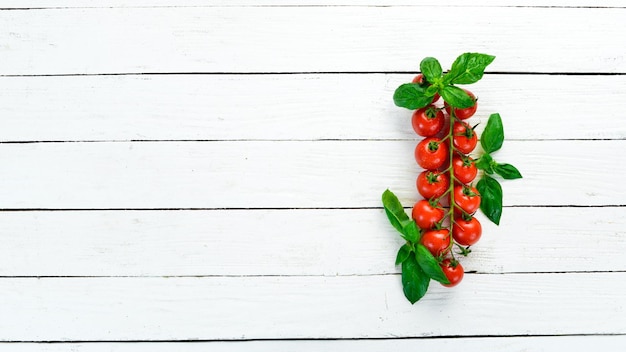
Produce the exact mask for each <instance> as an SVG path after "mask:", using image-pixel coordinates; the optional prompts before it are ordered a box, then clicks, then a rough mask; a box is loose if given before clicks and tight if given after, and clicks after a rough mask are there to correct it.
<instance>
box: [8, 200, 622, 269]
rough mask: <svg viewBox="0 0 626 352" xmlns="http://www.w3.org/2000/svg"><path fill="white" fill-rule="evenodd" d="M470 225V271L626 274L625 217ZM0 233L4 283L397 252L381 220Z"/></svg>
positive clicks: (58, 222) (511, 218)
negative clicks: (473, 240)
mask: <svg viewBox="0 0 626 352" xmlns="http://www.w3.org/2000/svg"><path fill="white" fill-rule="evenodd" d="M477 216H478V218H479V219H480V221H481V222H482V224H483V233H484V235H483V237H482V239H481V241H480V242H479V243H478V244H477V245H475V246H474V247H473V248H472V253H471V255H470V256H469V257H467V258H461V261H462V263H463V266H464V268H465V270H466V271H476V272H478V273H493V274H499V273H515V272H517V273H519V272H576V271H578V272H583V271H586V272H593V271H595V272H598V271H626V258H624V256H623V255H621V253H624V252H626V239H625V238H626V231H625V230H624V229H625V228H626V208H624V207H619V208H506V209H505V210H504V216H503V218H502V222H501V224H500V226H499V227H496V226H495V225H493V224H491V223H489V222H488V221H487V220H486V219H485V218H484V217H483V216H482V215H480V214H479V215H477ZM524 223H527V225H525V226H520V224H524ZM0 228H2V229H3V230H2V233H0V242H1V243H2V246H0V276H7V277H8V276H197V275H200V276H202V275H204V276H239V275H243V276H255V275H330V276H332V275H375V274H388V273H398V272H399V268H398V267H396V266H394V263H393V260H394V258H395V255H396V252H397V250H398V249H399V248H400V246H401V245H402V243H403V242H402V240H401V239H400V237H399V236H398V234H397V233H396V232H395V230H394V229H393V228H392V227H391V225H389V224H388V222H387V219H386V217H385V215H384V214H383V212H382V210H379V209H357V210H349V209H348V210H346V209H343V210H340V209H330V210H325V209H301V210H255V211H249V210H215V211H88V212H87V211H78V212H74V211H67V212H65V211H64V212H46V211H43V212H39V211H36V212H0Z"/></svg>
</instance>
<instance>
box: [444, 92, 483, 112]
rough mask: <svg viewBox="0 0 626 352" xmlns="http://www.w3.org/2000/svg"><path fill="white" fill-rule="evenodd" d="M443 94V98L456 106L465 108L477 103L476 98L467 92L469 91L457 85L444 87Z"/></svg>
mask: <svg viewBox="0 0 626 352" xmlns="http://www.w3.org/2000/svg"><path fill="white" fill-rule="evenodd" d="M441 96H442V97H443V100H445V101H446V102H447V103H448V104H450V105H452V106H453V107H455V108H461V109H465V108H469V107H472V106H474V104H475V103H476V102H475V101H474V99H472V97H470V96H469V95H468V94H467V92H465V91H464V90H463V89H461V88H459V87H455V86H445V87H443V90H442V91H441Z"/></svg>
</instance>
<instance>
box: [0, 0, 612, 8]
mask: <svg viewBox="0 0 626 352" xmlns="http://www.w3.org/2000/svg"><path fill="white" fill-rule="evenodd" d="M188 6H192V7H198V6H207V7H212V6H233V7H234V6H463V7H485V6H496V7H519V6H540V7H547V6H559V7H581V6H582V7H624V3H623V2H622V1H620V0H601V1H600V0H596V1H592V0H550V1H545V0H506V1H502V0H479V1H472V2H471V3H468V2H466V1H463V0H445V1H442V0H440V1H434V0H428V1H427V0H421V1H419V2H415V1H408V0H383V1H381V0H307V1H295V0H264V1H255V0H237V1H231V0H184V1H182V0H98V1H95V0H56V1H54V2H53V3H52V2H50V1H49V0H27V1H26V0H4V1H3V2H2V7H1V8H2V9H32V8H36V9H49V8H53V9H58V8H68V7H69V8H108V7H188Z"/></svg>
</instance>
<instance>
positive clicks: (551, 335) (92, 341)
mask: <svg viewBox="0 0 626 352" xmlns="http://www.w3.org/2000/svg"><path fill="white" fill-rule="evenodd" d="M591 336H626V333H599V334H593V333H580V334H532V335H530V334H529V335H523V334H510V335H505V334H503V335H437V336H399V337H342V338H325V337H320V338H311V337H293V338H289V337H288V338H280V339H279V338H253V339H246V338H243V339H206V340H203V339H193V340H192V339H181V340H43V341H37V340H15V341H11V340H8V341H0V344H20V343H24V344H25V343H36V344H70V343H84V344H92V343H93V344H98V343H129V344H130V343H176V342H185V343H207V342H235V343H236V342H265V341H267V342H279V341H362V340H364V341H371V340H383V341H384V340H389V341H392V340H435V339H489V338H516V337H518V338H526V337H527V338H531V337H591Z"/></svg>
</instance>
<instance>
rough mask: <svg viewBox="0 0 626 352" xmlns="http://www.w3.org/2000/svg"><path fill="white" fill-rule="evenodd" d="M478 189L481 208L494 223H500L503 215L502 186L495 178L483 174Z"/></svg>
mask: <svg viewBox="0 0 626 352" xmlns="http://www.w3.org/2000/svg"><path fill="white" fill-rule="evenodd" d="M476 189H477V190H478V192H479V193H480V210H482V212H483V213H485V215H486V216H487V218H488V219H489V220H491V221H492V222H493V223H494V224H496V225H499V224H500V217H501V216H502V187H501V186H500V183H498V181H496V180H495V179H494V178H492V177H490V176H487V175H483V177H482V178H481V179H480V181H478V184H477V185H476Z"/></svg>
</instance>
